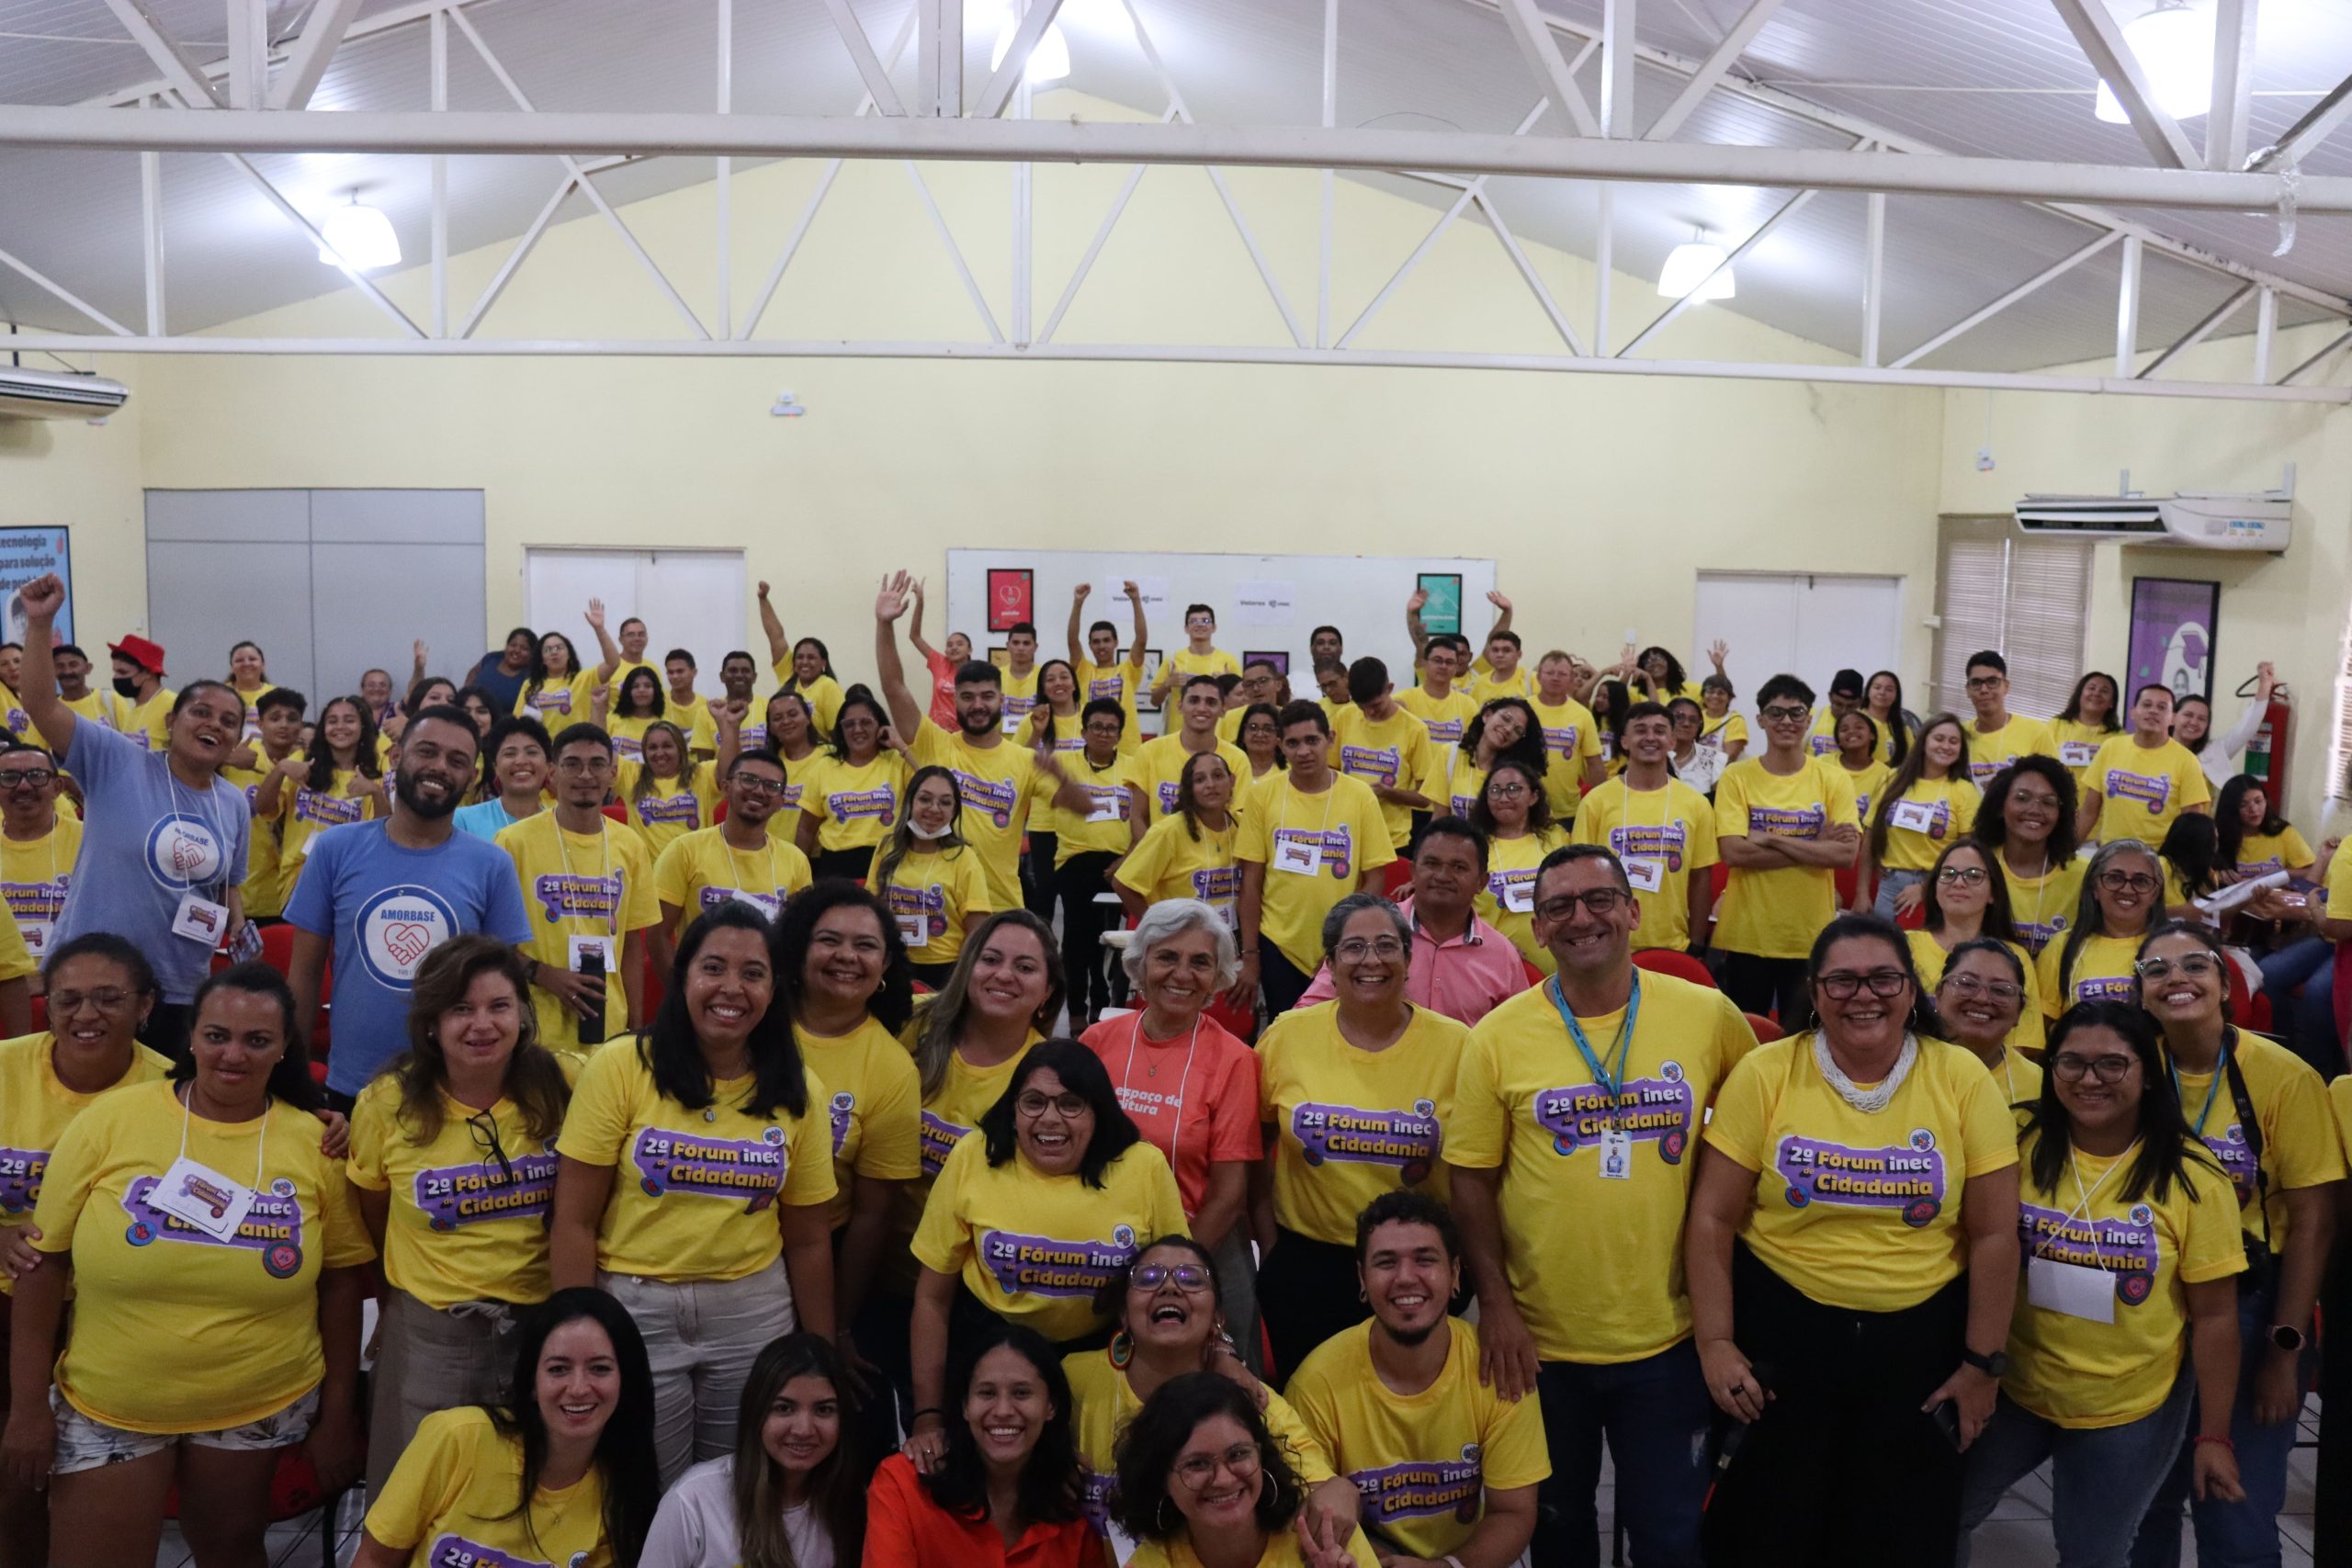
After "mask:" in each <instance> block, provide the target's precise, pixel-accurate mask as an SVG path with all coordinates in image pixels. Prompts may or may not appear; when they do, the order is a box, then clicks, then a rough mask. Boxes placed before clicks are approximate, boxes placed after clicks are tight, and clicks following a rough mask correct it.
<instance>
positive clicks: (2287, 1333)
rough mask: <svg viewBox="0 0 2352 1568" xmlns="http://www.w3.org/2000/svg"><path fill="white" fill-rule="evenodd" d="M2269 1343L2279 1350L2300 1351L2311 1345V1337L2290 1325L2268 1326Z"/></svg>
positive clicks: (2275, 1324) (2276, 1324) (2277, 1324)
mask: <svg viewBox="0 0 2352 1568" xmlns="http://www.w3.org/2000/svg"><path fill="white" fill-rule="evenodd" d="M2270 1343H2271V1344H2273V1345H2275V1346H2277V1347H2278V1348H2279V1349H2281V1350H2300V1349H2301V1348H2303V1347H2304V1346H2306V1345H2308V1344H2310V1343H2311V1336H2310V1335H2308V1334H2305V1333H2304V1332H2303V1331H2302V1330H2301V1329H2300V1328H2297V1327H2296V1326H2295V1325H2293V1324H2290V1323H2274V1324H2272V1325H2270Z"/></svg>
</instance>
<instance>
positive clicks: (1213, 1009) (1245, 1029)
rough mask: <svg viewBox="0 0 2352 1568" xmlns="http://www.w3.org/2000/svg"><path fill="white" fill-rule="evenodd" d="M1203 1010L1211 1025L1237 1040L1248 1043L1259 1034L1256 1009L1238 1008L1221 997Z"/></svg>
mask: <svg viewBox="0 0 2352 1568" xmlns="http://www.w3.org/2000/svg"><path fill="white" fill-rule="evenodd" d="M1204 1012H1205V1013H1206V1015H1207V1017H1208V1021H1210V1022H1211V1023H1214V1024H1216V1025H1217V1026H1218V1027H1220V1028H1222V1029H1223V1030H1224V1031H1225V1032H1227V1034H1230V1035H1232V1036H1233V1037H1234V1038H1235V1039H1236V1040H1241V1041H1247V1040H1249V1039H1250V1036H1252V1035H1253V1034H1255V1033H1257V1032H1258V1010H1257V1009H1256V1008H1254V1007H1250V1008H1238V1007H1235V1006H1234V1005H1233V1004H1232V1003H1231V1002H1228V1001H1227V1000H1226V999H1225V998H1224V997H1222V996H1219V997H1218V998H1216V1000H1214V1001H1212V1002H1210V1003H1209V1005H1208V1006H1207V1008H1205V1009H1204Z"/></svg>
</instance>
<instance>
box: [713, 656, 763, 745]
mask: <svg viewBox="0 0 2352 1568" xmlns="http://www.w3.org/2000/svg"><path fill="white" fill-rule="evenodd" d="M759 680H760V667H759V666H758V665H757V664H755V663H753V662H752V656H751V655H750V654H748V653H746V652H744V651H743V650H742V649H740V648H739V649H736V650H735V651H734V652H732V653H730V654H729V655H728V656H727V657H726V658H724V659H722V660H719V661H718V685H719V689H720V690H721V691H722V692H724V693H725V696H724V697H723V698H722V699H721V700H722V701H724V702H729V703H741V704H742V705H743V725H742V729H741V735H740V739H739V743H740V744H741V747H742V749H743V750H746V751H759V750H765V749H766V747H767V743H768V721H767V708H766V706H765V705H763V704H761V703H755V702H753V701H752V687H753V686H755V685H757V684H759ZM716 718H717V716H716V715H715V714H714V715H713V720H714V723H715V722H716ZM712 749H713V751H714V752H716V750H717V741H716V740H715V739H714V740H713V742H712Z"/></svg>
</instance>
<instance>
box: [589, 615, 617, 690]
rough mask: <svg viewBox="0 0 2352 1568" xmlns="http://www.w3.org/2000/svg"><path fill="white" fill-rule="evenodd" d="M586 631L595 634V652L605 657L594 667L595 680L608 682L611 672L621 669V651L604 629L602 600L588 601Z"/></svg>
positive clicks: (610, 634)
mask: <svg viewBox="0 0 2352 1568" xmlns="http://www.w3.org/2000/svg"><path fill="white" fill-rule="evenodd" d="M588 629H589V630H591V631H593V632H594V633H595V634H596V648H597V651H599V652H600V653H602V654H603V655H604V656H605V657H604V660H603V661H602V662H601V663H599V664H598V665H597V666H596V679H598V680H599V681H609V680H611V679H612V678H613V671H616V670H618V669H619V668H620V667H621V650H620V645H619V644H618V643H616V642H615V641H614V640H613V634H612V633H610V632H608V631H606V630H605V602H604V601H603V600H602V599H591V600H589V601H588Z"/></svg>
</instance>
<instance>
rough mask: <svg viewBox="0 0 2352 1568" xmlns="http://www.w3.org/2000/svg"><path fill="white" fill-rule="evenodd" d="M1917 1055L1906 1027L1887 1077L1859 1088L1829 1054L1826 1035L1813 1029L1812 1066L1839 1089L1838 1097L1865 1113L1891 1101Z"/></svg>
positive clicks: (1915, 1042)
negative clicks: (1869, 1087)
mask: <svg viewBox="0 0 2352 1568" xmlns="http://www.w3.org/2000/svg"><path fill="white" fill-rule="evenodd" d="M1918 1059H1919V1040H1918V1037H1917V1035H1915V1034H1913V1033H1911V1032H1909V1031H1908V1030H1905V1032H1904V1034H1903V1054H1902V1055H1899V1056H1897V1057H1895V1058H1894V1069H1893V1070H1892V1071H1890V1072H1889V1073H1888V1074H1887V1075H1886V1080H1885V1081H1884V1082H1883V1083H1881V1084H1880V1085H1879V1086H1878V1087H1877V1088H1876V1089H1869V1090H1864V1089H1856V1088H1855V1087H1854V1080H1853V1079H1851V1078H1849V1077H1847V1076H1846V1075H1845V1073H1844V1071H1843V1070H1842V1069H1840V1068H1839V1067H1838V1064H1837V1062H1836V1061H1835V1060H1834V1059H1833V1058H1832V1057H1831V1056H1830V1055H1829V1042H1828V1040H1827V1038H1826V1037H1825V1036H1824V1035H1823V1034H1822V1033H1821V1032H1820V1031H1818V1030H1815V1032H1814V1036H1813V1062H1814V1066H1817V1067H1819V1068H1820V1069H1821V1076H1822V1077H1824V1078H1826V1080H1828V1084H1829V1087H1830V1088H1831V1089H1836V1090H1837V1091H1838V1099H1840V1100H1844V1101H1845V1102H1846V1103H1847V1104H1849V1105H1850V1106H1852V1107H1853V1108H1854V1109H1855V1110H1857V1111H1860V1112H1861V1113H1862V1114H1863V1115H1865V1116H1875V1115H1877V1114H1878V1113H1879V1112H1880V1111H1883V1110H1885V1109H1886V1108H1887V1106H1888V1105H1890V1104H1892V1103H1893V1102H1894V1096H1895V1091H1896V1090H1898V1089H1901V1088H1902V1087H1903V1080H1904V1079H1905V1078H1907V1077H1910V1076H1911V1065H1912V1064H1913V1063H1914V1062H1917V1060H1918Z"/></svg>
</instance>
